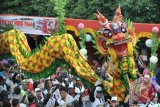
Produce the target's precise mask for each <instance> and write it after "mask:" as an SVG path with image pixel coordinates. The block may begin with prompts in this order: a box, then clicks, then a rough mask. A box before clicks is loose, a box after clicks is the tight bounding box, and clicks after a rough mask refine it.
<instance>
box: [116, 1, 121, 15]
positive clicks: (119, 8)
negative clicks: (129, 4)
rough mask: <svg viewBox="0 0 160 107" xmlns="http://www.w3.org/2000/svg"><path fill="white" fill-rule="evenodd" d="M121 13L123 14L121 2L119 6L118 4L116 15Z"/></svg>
mask: <svg viewBox="0 0 160 107" xmlns="http://www.w3.org/2000/svg"><path fill="white" fill-rule="evenodd" d="M120 15H122V14H121V6H120V4H119V6H118V8H117V10H116V16H120Z"/></svg>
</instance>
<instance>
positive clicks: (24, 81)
mask: <svg viewBox="0 0 160 107" xmlns="http://www.w3.org/2000/svg"><path fill="white" fill-rule="evenodd" d="M22 82H23V83H29V82H30V80H29V79H24V80H23V81H22Z"/></svg>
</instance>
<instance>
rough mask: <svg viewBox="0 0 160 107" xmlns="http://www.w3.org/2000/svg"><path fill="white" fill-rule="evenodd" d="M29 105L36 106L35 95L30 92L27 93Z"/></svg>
mask: <svg viewBox="0 0 160 107" xmlns="http://www.w3.org/2000/svg"><path fill="white" fill-rule="evenodd" d="M28 102H29V107H36V102H35V97H34V95H33V94H32V93H29V94H28Z"/></svg>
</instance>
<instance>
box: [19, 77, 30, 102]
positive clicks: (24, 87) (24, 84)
mask: <svg viewBox="0 0 160 107" xmlns="http://www.w3.org/2000/svg"><path fill="white" fill-rule="evenodd" d="M29 93H31V91H30V90H29V80H28V79H24V80H23V81H22V89H21V95H22V96H23V97H22V100H21V102H22V103H25V104H28V94H29Z"/></svg>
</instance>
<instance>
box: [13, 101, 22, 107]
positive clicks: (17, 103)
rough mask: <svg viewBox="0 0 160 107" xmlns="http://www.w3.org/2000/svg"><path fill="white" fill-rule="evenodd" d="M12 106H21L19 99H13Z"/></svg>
mask: <svg viewBox="0 0 160 107" xmlns="http://www.w3.org/2000/svg"><path fill="white" fill-rule="evenodd" d="M12 107H20V104H19V100H18V99H13V100H12Z"/></svg>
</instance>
